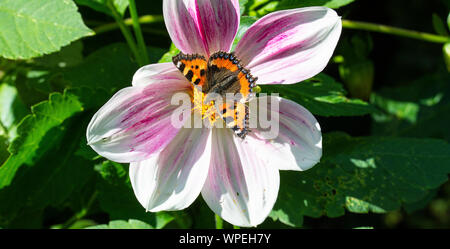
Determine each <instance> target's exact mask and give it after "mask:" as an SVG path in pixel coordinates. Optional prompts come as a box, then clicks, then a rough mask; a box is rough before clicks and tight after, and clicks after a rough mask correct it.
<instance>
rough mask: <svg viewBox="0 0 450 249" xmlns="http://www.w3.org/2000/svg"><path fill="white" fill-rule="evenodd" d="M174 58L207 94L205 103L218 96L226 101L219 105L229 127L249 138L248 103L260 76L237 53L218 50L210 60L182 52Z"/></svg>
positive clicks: (185, 73) (190, 79) (181, 68)
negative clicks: (245, 64)
mask: <svg viewBox="0 0 450 249" xmlns="http://www.w3.org/2000/svg"><path fill="white" fill-rule="evenodd" d="M172 61H173V63H174V64H175V66H176V67H177V68H178V69H179V70H180V72H181V73H183V75H184V76H185V77H186V79H187V80H189V81H190V82H191V83H192V85H193V86H194V87H196V88H198V89H201V91H202V92H203V93H204V94H205V95H206V99H205V102H207V103H209V102H210V101H215V100H216V98H217V96H220V97H221V98H222V100H223V101H220V102H219V103H222V104H216V110H217V112H218V113H219V115H220V116H221V118H222V119H223V120H224V121H225V123H226V125H227V127H229V128H231V129H232V130H233V131H234V132H235V134H236V135H237V136H239V137H241V138H245V136H246V135H247V133H248V131H249V129H248V119H249V110H248V107H247V106H246V105H245V103H246V102H247V101H248V100H249V98H250V97H251V96H253V87H255V86H256V80H257V78H255V77H253V76H252V75H251V74H250V71H249V70H248V69H246V68H244V67H243V66H242V65H241V62H240V60H239V59H238V58H237V57H236V56H235V55H234V54H233V53H226V52H217V53H214V54H212V55H211V56H210V58H209V59H208V60H206V59H205V57H204V56H201V55H198V54H194V55H186V54H183V53H179V54H178V55H176V56H174V57H173V58H172ZM230 94H231V95H232V96H233V98H232V99H231V102H230V99H229V97H230ZM215 103H217V102H215Z"/></svg>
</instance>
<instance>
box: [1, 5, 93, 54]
mask: <svg viewBox="0 0 450 249" xmlns="http://www.w3.org/2000/svg"><path fill="white" fill-rule="evenodd" d="M92 34H93V31H92V30H90V29H89V28H88V27H86V26H85V25H84V23H83V20H82V19H81V15H80V14H79V13H78V11H77V6H76V5H75V3H73V1H72V0H33V1H29V0H2V2H1V4H0V56H2V57H5V58H7V59H29V58H33V57H37V56H40V55H44V54H50V53H52V52H55V51H58V50H60V49H61V47H63V46H66V45H68V44H69V43H70V42H72V41H75V40H78V39H79V38H81V37H84V36H88V35H92Z"/></svg>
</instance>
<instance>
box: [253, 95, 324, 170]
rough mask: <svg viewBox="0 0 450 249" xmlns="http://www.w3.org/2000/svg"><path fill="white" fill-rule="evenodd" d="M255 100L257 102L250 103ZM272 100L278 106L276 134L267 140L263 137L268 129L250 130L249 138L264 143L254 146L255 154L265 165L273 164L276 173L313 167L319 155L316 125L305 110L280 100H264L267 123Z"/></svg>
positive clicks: (319, 134)
mask: <svg viewBox="0 0 450 249" xmlns="http://www.w3.org/2000/svg"><path fill="white" fill-rule="evenodd" d="M256 100H258V99H255V100H253V101H256ZM272 101H277V102H278V105H279V112H278V113H279V119H278V126H279V130H278V134H276V135H277V136H271V139H270V141H269V140H267V138H268V136H267V135H265V134H264V132H268V129H262V128H260V127H258V128H254V129H252V133H251V134H250V135H249V136H251V137H254V138H256V139H262V140H266V141H267V142H266V143H264V144H263V146H260V147H257V146H255V147H254V148H255V150H256V153H257V154H258V155H260V157H261V158H263V159H264V161H265V162H267V163H270V164H273V165H276V166H277V167H278V168H279V169H280V170H296V171H301V170H307V169H309V168H311V167H313V166H314V165H315V164H317V163H318V162H319V160H320V158H321V156H322V134H321V131H320V126H319V123H318V122H317V120H316V119H315V118H314V116H313V115H312V114H311V113H310V112H309V111H308V110H306V109H305V108H303V107H302V106H300V105H299V104H297V103H295V102H293V101H290V100H287V99H283V98H268V106H267V113H268V116H269V117H268V119H269V120H272V115H271V113H270V111H271V105H272ZM260 108H261V107H260ZM267 134H268V133H267ZM273 137H275V138H273Z"/></svg>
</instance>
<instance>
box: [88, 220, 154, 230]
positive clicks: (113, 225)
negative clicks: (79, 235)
mask: <svg viewBox="0 0 450 249" xmlns="http://www.w3.org/2000/svg"><path fill="white" fill-rule="evenodd" d="M152 228H153V227H152V226H151V225H149V224H147V223H145V222H143V221H140V220H133V219H130V220H128V221H125V220H113V221H110V222H109V224H107V225H96V226H90V227H87V228H86V229H152Z"/></svg>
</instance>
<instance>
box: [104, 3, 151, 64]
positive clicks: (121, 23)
mask: <svg viewBox="0 0 450 249" xmlns="http://www.w3.org/2000/svg"><path fill="white" fill-rule="evenodd" d="M108 8H109V9H110V10H111V13H112V14H113V17H114V19H115V20H116V23H117V25H118V26H119V28H120V31H122V34H123V36H124V37H125V40H126V41H127V43H128V47H130V49H131V52H132V53H133V54H134V57H135V58H136V61H137V62H138V64H139V66H143V65H144V62H143V60H142V58H141V55H140V54H139V51H138V49H137V46H136V43H135V41H134V38H133V35H132V34H131V31H130V30H129V29H128V27H127V26H126V25H125V23H124V21H123V18H122V16H120V14H119V13H118V12H117V10H116V8H115V7H114V5H113V4H112V2H111V0H109V1H108Z"/></svg>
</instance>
